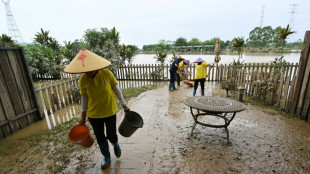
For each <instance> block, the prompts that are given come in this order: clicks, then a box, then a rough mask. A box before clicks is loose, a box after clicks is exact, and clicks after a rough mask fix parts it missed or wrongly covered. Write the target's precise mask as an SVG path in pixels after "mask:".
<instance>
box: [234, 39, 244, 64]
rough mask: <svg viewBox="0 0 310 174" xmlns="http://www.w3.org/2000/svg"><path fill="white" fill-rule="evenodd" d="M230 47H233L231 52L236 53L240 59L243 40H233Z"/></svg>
mask: <svg viewBox="0 0 310 174" xmlns="http://www.w3.org/2000/svg"><path fill="white" fill-rule="evenodd" d="M232 46H233V51H237V52H238V55H239V59H240V58H242V53H243V46H244V38H243V37H236V38H234V40H233V44H232Z"/></svg>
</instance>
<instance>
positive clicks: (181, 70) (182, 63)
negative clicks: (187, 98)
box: [177, 60, 189, 87]
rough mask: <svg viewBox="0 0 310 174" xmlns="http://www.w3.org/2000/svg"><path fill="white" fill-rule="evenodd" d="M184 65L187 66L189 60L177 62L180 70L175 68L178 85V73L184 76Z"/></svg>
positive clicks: (179, 81)
mask: <svg viewBox="0 0 310 174" xmlns="http://www.w3.org/2000/svg"><path fill="white" fill-rule="evenodd" d="M185 65H186V66H189V60H183V61H181V62H180V63H179V67H180V70H177V82H178V86H179V87H180V86H181V76H180V73H181V74H183V78H184V68H185Z"/></svg>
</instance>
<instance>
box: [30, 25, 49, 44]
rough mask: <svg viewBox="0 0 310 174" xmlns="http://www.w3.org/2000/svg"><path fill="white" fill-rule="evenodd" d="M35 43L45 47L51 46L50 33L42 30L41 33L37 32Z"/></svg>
mask: <svg viewBox="0 0 310 174" xmlns="http://www.w3.org/2000/svg"><path fill="white" fill-rule="evenodd" d="M34 41H36V42H38V43H39V44H41V45H44V46H47V45H49V41H50V36H49V31H44V30H43V29H42V28H41V33H39V32H37V33H36V34H35V37H34Z"/></svg>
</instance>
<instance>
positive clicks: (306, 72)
mask: <svg viewBox="0 0 310 174" xmlns="http://www.w3.org/2000/svg"><path fill="white" fill-rule="evenodd" d="M292 101H293V102H292V105H290V106H291V107H290V109H289V111H290V112H291V113H295V114H297V115H298V116H300V118H301V119H302V120H306V121H310V31H307V32H306V35H305V39H304V43H303V47H302V51H301V55H300V60H299V69H298V75H297V80H296V83H295V86H294V94H293V96H292Z"/></svg>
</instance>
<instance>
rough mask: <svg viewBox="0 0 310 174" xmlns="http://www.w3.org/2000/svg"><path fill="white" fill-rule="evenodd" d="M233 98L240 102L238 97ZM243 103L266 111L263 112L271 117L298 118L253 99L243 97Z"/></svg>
mask: <svg viewBox="0 0 310 174" xmlns="http://www.w3.org/2000/svg"><path fill="white" fill-rule="evenodd" d="M231 98H233V99H235V100H238V98H237V96H233V97H231ZM243 103H244V104H251V105H254V106H258V107H259V108H262V109H264V110H263V112H265V113H267V114H270V115H282V116H284V117H286V118H298V116H297V115H295V114H291V113H287V112H284V111H282V110H281V108H278V107H275V106H273V105H271V104H268V103H265V102H264V101H262V100H259V99H256V98H253V97H248V96H243ZM266 108H267V110H266Z"/></svg>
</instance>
